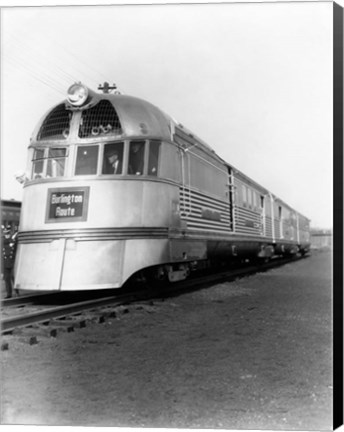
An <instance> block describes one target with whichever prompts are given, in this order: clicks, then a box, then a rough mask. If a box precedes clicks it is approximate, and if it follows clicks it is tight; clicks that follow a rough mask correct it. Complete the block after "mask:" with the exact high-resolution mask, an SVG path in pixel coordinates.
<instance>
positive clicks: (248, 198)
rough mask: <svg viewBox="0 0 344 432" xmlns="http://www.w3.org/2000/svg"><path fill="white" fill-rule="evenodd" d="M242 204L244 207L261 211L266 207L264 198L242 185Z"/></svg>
mask: <svg viewBox="0 0 344 432" xmlns="http://www.w3.org/2000/svg"><path fill="white" fill-rule="evenodd" d="M241 193H242V203H243V206H244V207H249V208H253V209H255V210H258V209H259V210H260V209H261V208H263V207H264V197H263V196H262V195H259V194H258V193H257V192H256V191H255V190H253V189H251V188H249V187H248V186H246V185H244V184H242V185H241Z"/></svg>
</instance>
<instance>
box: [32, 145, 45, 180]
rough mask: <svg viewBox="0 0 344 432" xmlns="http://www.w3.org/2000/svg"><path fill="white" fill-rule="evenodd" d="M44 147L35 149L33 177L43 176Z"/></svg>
mask: <svg viewBox="0 0 344 432" xmlns="http://www.w3.org/2000/svg"><path fill="white" fill-rule="evenodd" d="M43 166H44V149H35V151H34V154H33V159H32V178H33V179H37V178H42V177H43Z"/></svg>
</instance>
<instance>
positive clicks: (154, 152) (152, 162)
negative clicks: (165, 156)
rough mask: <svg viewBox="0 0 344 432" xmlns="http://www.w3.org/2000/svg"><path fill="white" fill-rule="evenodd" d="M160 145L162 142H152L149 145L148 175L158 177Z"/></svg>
mask: <svg viewBox="0 0 344 432" xmlns="http://www.w3.org/2000/svg"><path fill="white" fill-rule="evenodd" d="M160 145H161V142H160V141H151V142H150V143H149V157H148V175H152V176H157V175H158V164H159V153H160Z"/></svg>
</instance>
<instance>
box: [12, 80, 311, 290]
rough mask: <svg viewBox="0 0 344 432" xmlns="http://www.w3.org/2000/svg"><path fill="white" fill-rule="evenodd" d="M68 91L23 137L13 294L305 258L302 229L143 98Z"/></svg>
mask: <svg viewBox="0 0 344 432" xmlns="http://www.w3.org/2000/svg"><path fill="white" fill-rule="evenodd" d="M115 87H116V86H109V84H108V83H104V84H103V85H99V87H98V89H97V90H98V91H97V90H91V89H90V88H88V87H87V86H86V85H84V84H83V83H80V82H79V83H78V82H76V83H74V84H72V85H71V86H70V87H69V88H68V89H67V92H66V99H65V100H63V101H61V102H60V103H58V104H57V105H55V106H54V107H52V108H51V109H49V111H48V112H47V113H46V114H44V115H43V117H42V118H41V119H40V121H39V122H38V124H37V125H36V128H35V130H34V132H33V134H32V137H31V139H30V144H29V147H28V158H27V168H26V173H25V175H24V179H22V183H23V199H22V208H21V219H20V226H19V232H18V239H17V240H18V245H17V256H16V262H15V285H14V288H15V289H19V290H24V291H25V290H35V291H77V290H99V289H113V288H120V287H122V286H123V285H124V284H125V283H126V282H127V281H128V280H132V278H135V277H137V278H139V277H144V278H147V279H148V280H158V281H160V280H163V281H166V282H177V281H181V280H183V279H186V278H187V277H189V275H190V274H191V273H192V272H194V271H195V270H197V269H202V268H208V267H209V266H211V265H212V264H214V263H217V262H228V263H232V262H233V261H236V260H267V259H270V258H272V257H273V256H276V255H293V254H296V253H301V254H306V253H308V252H309V250H310V220H309V219H308V218H307V217H305V216H303V215H302V214H300V213H298V212H297V211H296V210H294V209H293V208H292V207H290V206H289V205H288V204H287V203H285V202H283V201H282V200H281V199H279V198H278V197H277V196H275V195H274V194H273V193H272V192H270V191H269V190H268V189H266V188H264V187H263V186H261V185H259V184H258V183H257V182H255V181H254V180H252V179H251V178H250V177H248V176H247V175H246V174H244V173H243V172H241V171H240V170H238V169H236V168H235V167H233V166H232V165H231V164H229V163H227V162H226V161H224V160H223V159H222V158H221V157H220V156H219V155H217V154H216V152H215V151H214V150H213V149H212V148H211V147H210V146H209V145H208V144H207V143H206V142H204V141H203V140H201V139H200V138H198V137H197V136H196V135H195V134H194V133H192V132H191V131H190V130H188V129H187V128H186V127H185V126H183V125H182V124H181V123H178V122H177V121H176V120H174V119H173V117H171V116H169V115H168V114H166V113H165V112H163V111H162V110H161V109H159V108H158V107H156V106H155V105H153V104H151V103H150V102H148V101H145V100H142V99H140V98H137V97H134V96H129V95H125V94H121V93H120V92H118V91H117V90H114V88H115Z"/></svg>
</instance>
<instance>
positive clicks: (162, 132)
mask: <svg viewBox="0 0 344 432" xmlns="http://www.w3.org/2000/svg"><path fill="white" fill-rule="evenodd" d="M80 85H81V84H80ZM89 92H90V95H91V97H90V101H89V102H88V103H84V104H83V106H82V107H81V106H74V107H73V106H72V105H73V104H72V103H71V101H70V98H67V99H66V100H64V101H62V104H64V105H65V106H66V108H67V109H70V110H79V109H88V108H91V107H93V106H95V105H97V104H98V103H99V102H100V101H102V100H108V101H109V102H110V103H111V105H112V106H113V107H114V109H115V110H116V113H117V115H118V118H119V121H120V124H121V129H122V133H121V139H125V138H131V137H143V136H147V137H149V138H152V137H153V138H157V139H161V140H167V141H175V142H177V141H176V140H175V139H174V136H175V134H176V135H178V134H182V136H184V137H185V138H186V140H185V142H186V147H185V148H186V149H187V148H193V147H195V148H198V149H200V150H202V151H203V152H205V153H207V154H208V155H209V156H211V157H212V158H214V159H217V161H219V162H221V163H223V164H224V165H226V166H227V167H229V168H230V169H232V170H233V172H234V173H235V174H237V175H238V176H239V177H240V178H241V179H242V180H243V181H245V182H246V183H247V184H250V185H251V186H253V187H255V188H256V189H258V190H260V191H261V192H262V193H264V194H269V193H270V191H269V189H266V188H265V187H263V186H262V185H260V184H259V183H257V182H255V181H254V180H252V179H251V178H250V177H248V176H247V175H246V174H244V173H243V172H242V171H240V170H238V169H237V168H235V167H234V166H233V165H231V164H228V163H227V162H226V161H225V160H223V159H222V158H221V157H220V156H219V155H218V154H217V153H216V152H215V151H214V150H213V149H212V148H211V147H210V146H209V145H208V144H207V143H206V142H204V141H203V140H201V139H200V138H199V137H197V136H196V135H195V134H193V133H192V132H191V131H190V130H189V129H187V128H185V127H184V126H183V125H182V124H180V123H178V122H177V121H176V120H175V119H173V118H172V117H171V116H170V115H168V114H166V113H165V112H164V111H162V110H161V109H160V108H158V107H157V106H155V105H153V104H152V103H150V102H148V101H146V100H143V99H140V98H138V97H134V96H129V95H124V94H120V93H95V92H92V91H89ZM59 105H61V102H60V104H57V105H56V106H55V107H54V108H53V109H52V110H51V109H50V110H49V112H48V113H47V114H45V115H44V116H43V118H42V119H41V121H40V122H39V124H38V125H37V128H36V129H35V132H34V134H33V138H35V137H36V136H37V133H38V131H39V129H40V127H41V126H42V123H43V122H44V120H45V119H46V118H47V115H48V114H49V113H50V112H52V111H53V110H54V109H55V108H56V107H57V106H59ZM75 105H77V104H75ZM272 195H273V197H274V199H277V200H278V201H279V202H281V203H282V204H283V205H284V206H285V207H287V208H289V209H290V210H293V208H292V207H290V206H289V205H288V204H287V203H285V202H284V201H283V200H281V199H280V198H278V197H277V196H276V195H275V194H272ZM306 219H308V218H306Z"/></svg>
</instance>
